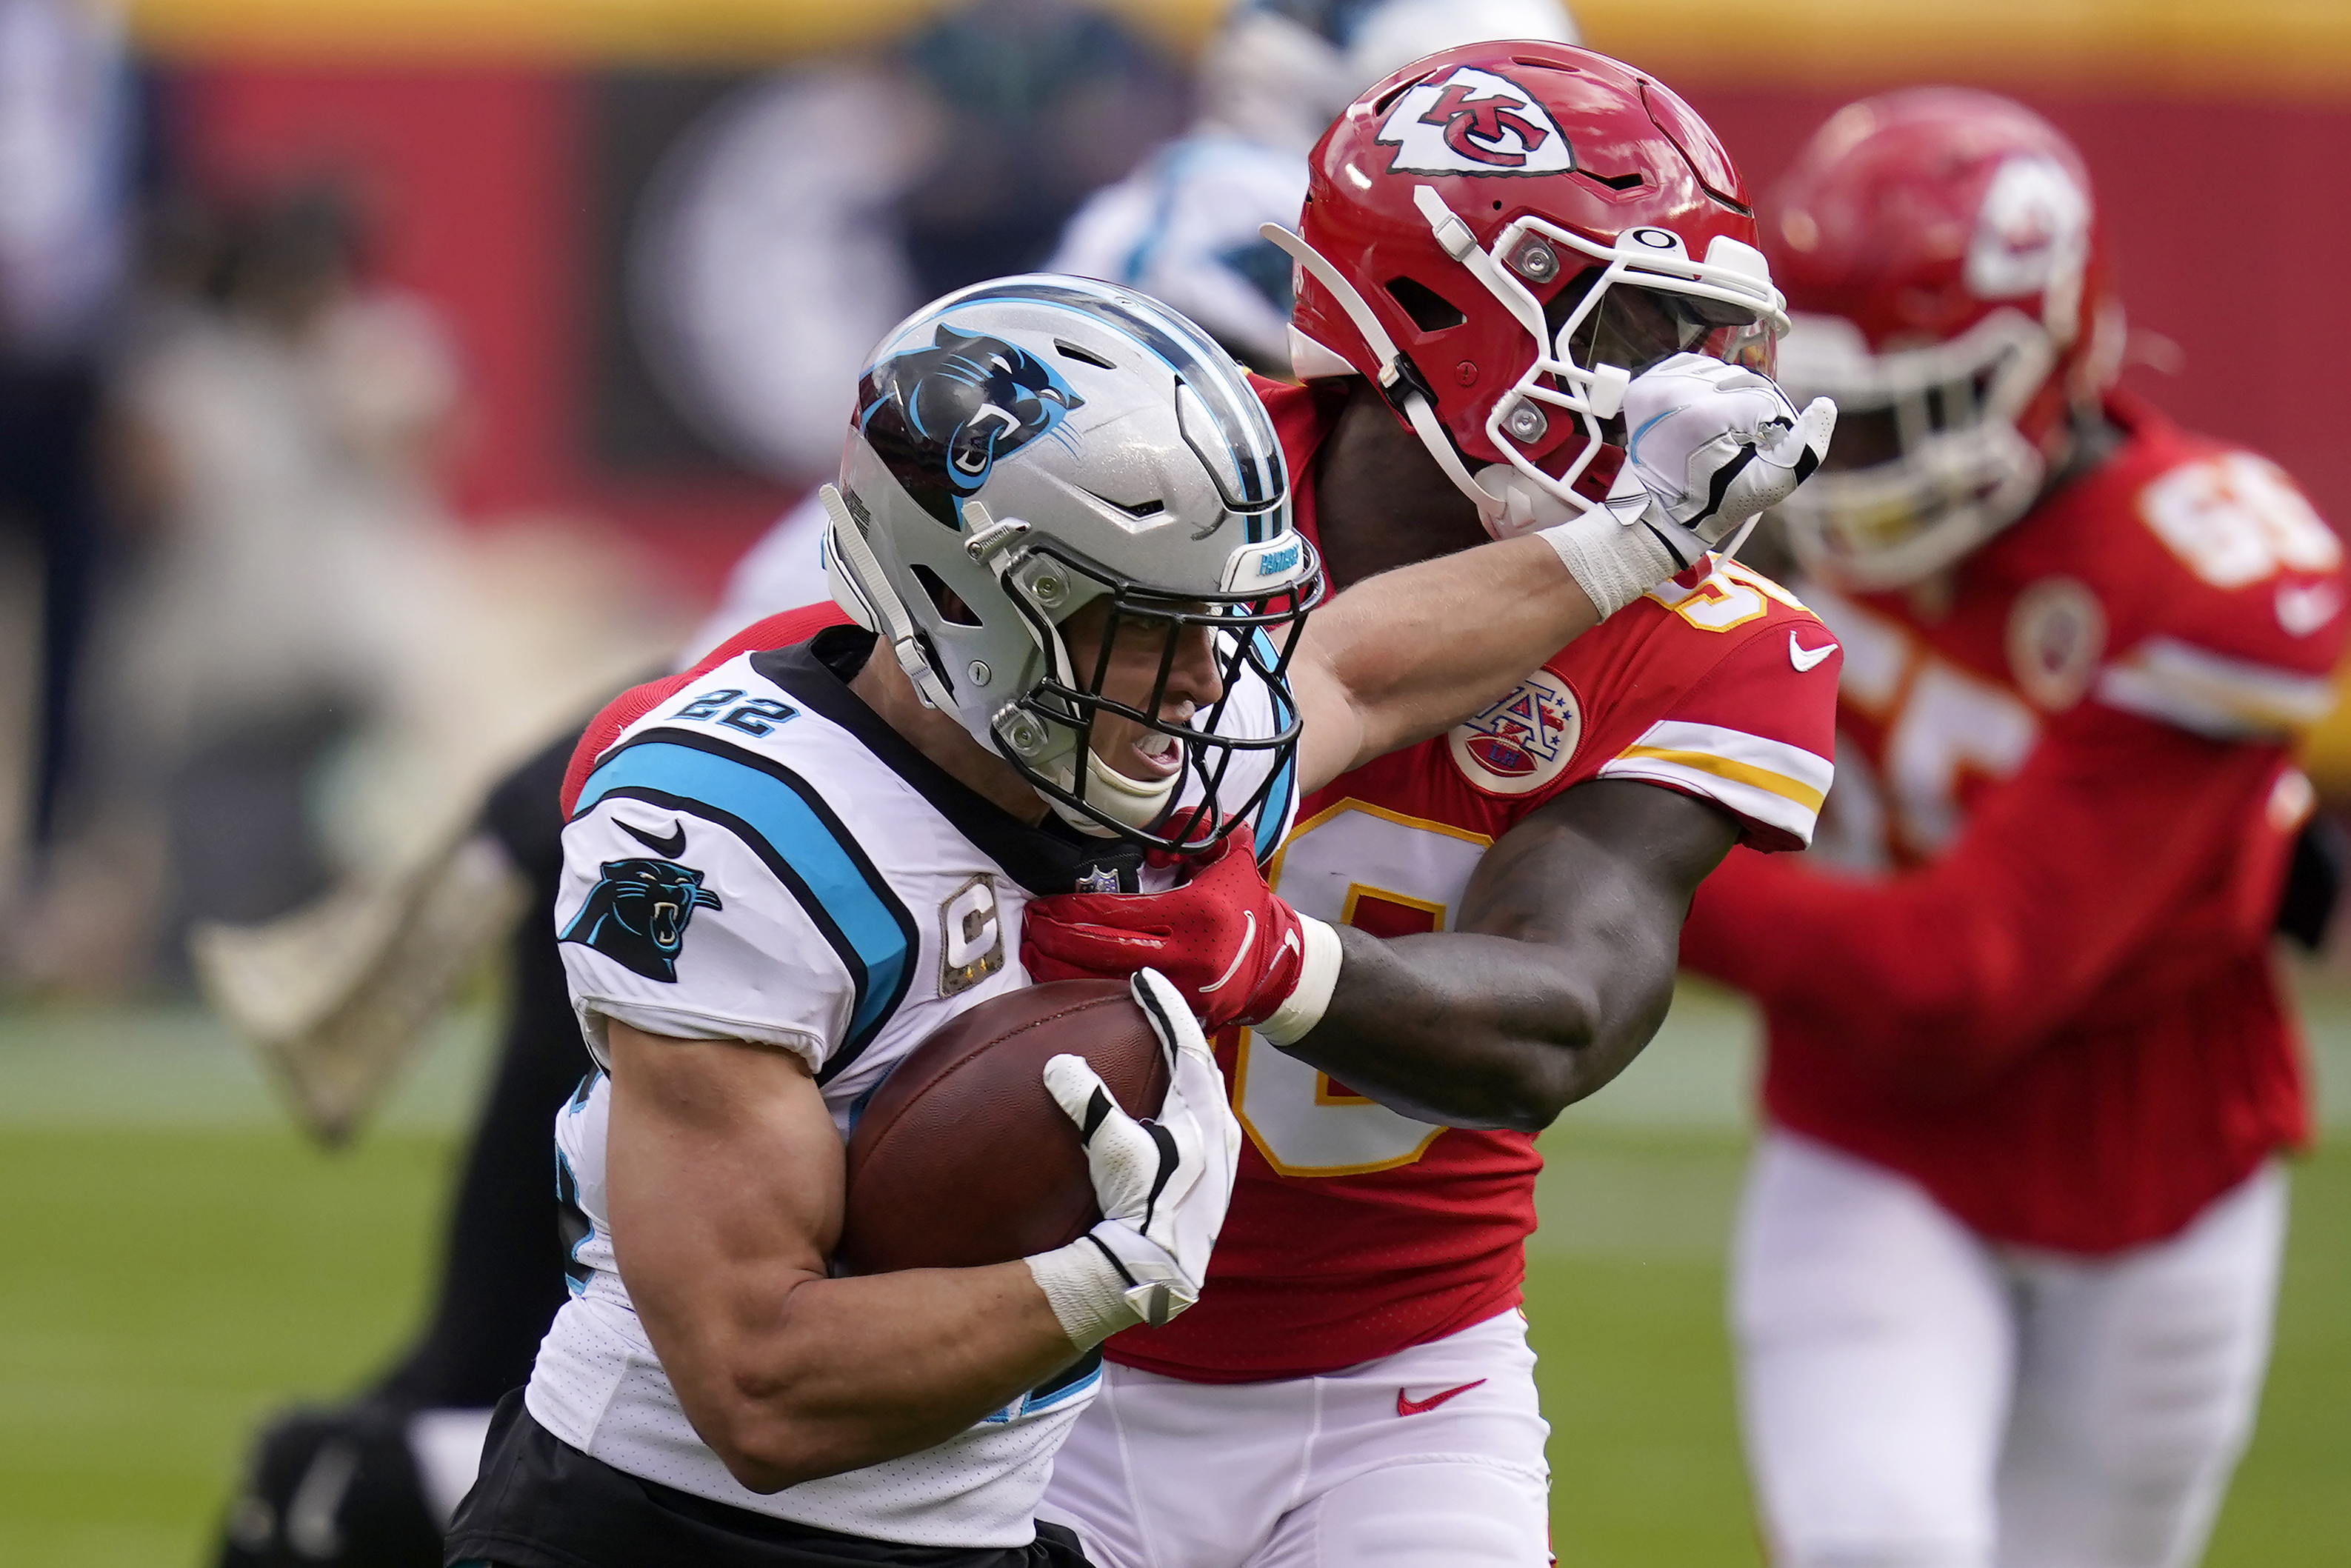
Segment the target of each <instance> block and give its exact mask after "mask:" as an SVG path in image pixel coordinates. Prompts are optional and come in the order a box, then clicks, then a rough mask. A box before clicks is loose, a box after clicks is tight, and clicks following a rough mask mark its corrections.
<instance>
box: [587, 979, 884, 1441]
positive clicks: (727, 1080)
mask: <svg viewBox="0 0 2351 1568" xmlns="http://www.w3.org/2000/svg"><path fill="white" fill-rule="evenodd" d="M607 1041H608V1049H609V1051H610V1052H611V1080H612V1086H611V1120H610V1124H609V1129H608V1131H607V1133H606V1170H607V1175H606V1192H605V1201H606V1203H607V1205H608V1207H609V1211H610V1214H611V1231H612V1246H613V1251H614V1253H615V1255H616V1257H617V1259H618V1261H619V1264H620V1270H621V1276H622V1281H623V1282H624V1283H626V1285H627V1286H628V1289H629V1294H630V1299H631V1301H632V1302H633V1303H634V1304H635V1306H636V1309H637V1312H638V1315H639V1317H640V1318H641V1319H642V1320H643V1322H644V1325H645V1330H646V1333H648V1334H649V1335H650V1336H651V1338H652V1340H653V1347H654V1350H655V1351H656V1352H657V1353H658V1354H660V1356H661V1359H662V1363H663V1365H664V1367H666V1368H668V1369H669V1370H670V1372H671V1374H672V1376H673V1378H674V1380H675V1381H676V1382H677V1383H678V1385H679V1388H680V1392H681V1394H682V1395H684V1396H686V1398H687V1401H688V1408H689V1410H691V1409H692V1408H693V1406H694V1403H695V1394H696V1393H703V1394H705V1395H708V1394H711V1393H713V1392H714V1391H715V1388H716V1385H718V1384H720V1383H722V1382H723V1381H724V1379H725V1378H726V1376H727V1375H728V1369H729V1368H730V1367H731V1366H732V1365H733V1364H734V1363H735V1358H734V1357H733V1355H732V1354H730V1353H731V1352H732V1350H733V1349H734V1348H735V1347H736V1346H737V1345H739V1344H742V1343H748V1342H750V1341H752V1340H754V1339H755V1338H756V1337H757V1336H758V1334H759V1333H760V1332H761V1331H762V1329H763V1328H764V1327H766V1326H768V1325H769V1324H771V1323H772V1320H773V1318H774V1316H775V1315H776V1314H777V1313H778V1312H780V1311H781V1310H782V1308H783V1303H784V1301H785V1300H786V1298H787V1297H788V1296H789V1293H790V1292H791V1291H792V1290H793V1289H794V1288H796V1287H797V1286H799V1285H800V1284H802V1283H805V1282H807V1281H810V1280H815V1279H821V1278H823V1277H824V1274H825V1272H826V1267H827V1264H826V1260H827V1259H828V1258H829V1257H830V1256H831V1251H832V1249H833V1246H834V1244H835V1242H836V1241H837V1240H838V1239H839V1237H840V1233H841V1194H842V1190H843V1186H844V1169H845V1162H844V1159H843V1155H842V1152H841V1136H840V1134H839V1133H838V1132H837V1131H835V1129H834V1127H833V1124H832V1118H831V1114H830V1113H828V1112H827V1110H826V1108H825V1104H824V1099H823V1096H822V1094H821V1093H820V1091H819V1090H818V1088H817V1085H816V1081H815V1080H814V1078H812V1077H811V1076H810V1072H809V1070H808V1066H807V1064H806V1063H805V1062H803V1061H800V1060H799V1058H797V1057H796V1056H793V1055H792V1054H790V1053H789V1052H786V1051H778V1050H776V1049H773V1048H771V1047H768V1046H763V1045H756V1044H752V1043H749V1042H747V1041H742V1040H676V1039H671V1038H666V1037H664V1036H659V1035H653V1034H648V1033H645V1032H644V1031H643V1030H638V1029H635V1028H632V1026H630V1025H628V1024H626V1023H622V1022H620V1021H618V1020H614V1021H612V1022H611V1024H610V1026H609V1030H608V1034H607Z"/></svg>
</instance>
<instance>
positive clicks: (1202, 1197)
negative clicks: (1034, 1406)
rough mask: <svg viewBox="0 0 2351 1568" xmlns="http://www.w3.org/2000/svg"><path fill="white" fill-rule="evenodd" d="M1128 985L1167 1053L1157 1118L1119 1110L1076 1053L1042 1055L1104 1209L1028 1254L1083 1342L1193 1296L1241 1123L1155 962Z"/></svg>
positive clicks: (1149, 1318)
mask: <svg viewBox="0 0 2351 1568" xmlns="http://www.w3.org/2000/svg"><path fill="white" fill-rule="evenodd" d="M1133 985H1134V999H1135V1000H1136V1001H1137V1002H1138V1003H1140V1004H1141V1005H1142V1008H1143V1010H1144V1013H1145V1014H1146V1015H1147V1016H1148V1017H1149V1018H1150V1019H1151V1027H1152V1030H1153V1031H1154V1032H1155V1033H1156V1034H1157V1035H1158V1036H1159V1044H1160V1048H1161V1049H1162V1050H1163V1051H1165V1052H1166V1055H1167V1097H1166V1100H1165V1103H1162V1104H1161V1106H1160V1108H1159V1114H1158V1116H1157V1117H1156V1118H1155V1119H1154V1120H1151V1121H1137V1120H1136V1119H1135V1118H1134V1117H1132V1116H1130V1115H1128V1114H1127V1113H1125V1111H1123V1110H1122V1109H1121V1108H1120V1106H1119V1103H1118V1102H1117V1100H1115V1099H1114V1098H1113V1097H1112V1095H1111V1092H1110V1091H1109V1090H1108V1089H1107V1088H1106V1087H1104V1086H1103V1084H1102V1078H1101V1076H1100V1075H1099V1074H1098V1073H1096V1072H1095V1071H1094V1070H1093V1069H1092V1067H1089V1066H1088V1065H1086V1061H1085V1058H1083V1057H1081V1056H1066V1055H1065V1056H1056V1057H1054V1058H1053V1059H1052V1060H1051V1061H1048V1062H1047V1063H1045V1089H1046V1092H1049V1093H1050V1094H1051V1095H1052V1096H1053V1099H1054V1100H1055V1102H1056V1103H1059V1104H1060V1105H1061V1109H1062V1110H1063V1111H1065V1112H1067V1113H1069V1117H1070V1120H1071V1121H1072V1122H1075V1123H1076V1124H1078V1129H1079V1132H1080V1133H1081V1135H1082V1136H1083V1138H1084V1141H1085V1146H1086V1166H1087V1168H1088V1169H1089V1170H1090V1171H1091V1172H1092V1176H1093V1183H1094V1196H1095V1197H1097V1198H1098V1199H1099V1200H1100V1202H1101V1204H1102V1223H1101V1224H1099V1225H1097V1226H1095V1227H1094V1228H1092V1230H1090V1231H1088V1232H1087V1233H1086V1234H1085V1235H1083V1236H1081V1237H1080V1238H1079V1239H1077V1240H1075V1241H1073V1242H1071V1244H1070V1245H1069V1246H1067V1247H1063V1248H1060V1249H1056V1250H1054V1251H1051V1252H1040V1253H1038V1254H1037V1255H1036V1256H1034V1257H1032V1258H1029V1259H1028V1260H1026V1261H1027V1263H1028V1265H1029V1271H1030V1272H1031V1273H1033V1274H1034V1275H1035V1276H1036V1277H1037V1283H1038V1285H1039V1287H1040V1288H1041V1289H1042V1290H1043V1291H1044V1292H1045V1299H1046V1301H1049V1302H1050V1303H1051V1305H1052V1308H1053V1315H1054V1317H1055V1318H1057V1319H1059V1320H1060V1322H1061V1328H1062V1331H1063V1332H1064V1333H1067V1334H1068V1335H1069V1336H1070V1340H1071V1343H1073V1344H1075V1345H1077V1347H1078V1348H1079V1349H1081V1350H1085V1349H1089V1348H1091V1347H1092V1346H1093V1345H1095V1344H1097V1343H1101V1342H1102V1340H1104V1339H1107V1338H1108V1337H1109V1336H1110V1335H1112V1334H1113V1333H1117V1332H1118V1331H1119V1330H1121V1329H1123V1328H1132V1327H1134V1325H1135V1324H1137V1323H1149V1324H1151V1325H1152V1326H1153V1327H1155V1328H1156V1327H1157V1326H1159V1325H1160V1324H1162V1323H1165V1322H1167V1321H1168V1320H1170V1319H1171V1318H1173V1317H1175V1314H1177V1313H1178V1312H1182V1311H1183V1310H1184V1309H1185V1308H1186V1307H1188V1306H1190V1305H1191V1304H1192V1303H1193V1302H1194V1301H1197V1300H1199V1298H1200V1282H1201V1281H1202V1280H1203V1279H1205V1278H1206V1277H1207V1270H1208V1253H1209V1251H1210V1249H1213V1248H1214V1247H1215V1246H1216V1244H1217V1231H1219V1230H1221V1229H1222V1228H1224V1223H1225V1207H1226V1205H1228V1203H1230V1202H1231V1201H1232V1196H1233V1177H1234V1173H1235V1172H1236V1170H1237V1169H1238V1167H1239V1164H1240V1155H1241V1129H1240V1124H1239V1123H1238V1122H1236V1121H1235V1120H1233V1113H1232V1107H1231V1105H1230V1104H1229V1103H1228V1098H1227V1095H1226V1092H1225V1075H1224V1074H1223V1073H1222V1072H1220V1071H1217V1059H1216V1056H1215V1054H1214V1053H1213V1052H1212V1051H1210V1050H1209V1049H1208V1039H1207V1036H1206V1035H1205V1034H1203V1033H1201V1032H1200V1026H1199V1024H1198V1022H1197V1021H1196V1019H1194V1018H1193V1017H1192V1014H1191V1012H1190V1010H1189V1009H1186V1007H1185V1005H1184V998H1183V996H1182V994H1181V993H1180V992H1178V991H1177V990H1176V989H1175V986H1174V985H1173V984H1171V983H1170V982H1169V981H1168V980H1167V978H1166V977H1165V976H1163V975H1161V974H1160V973H1159V972H1158V971H1157V970H1155V969H1144V970H1142V971H1141V972H1139V973H1138V974H1136V976H1135V977H1134V981H1133Z"/></svg>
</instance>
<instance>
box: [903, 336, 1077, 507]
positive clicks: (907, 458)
mask: <svg viewBox="0 0 2351 1568" xmlns="http://www.w3.org/2000/svg"><path fill="white" fill-rule="evenodd" d="M1084 406H1085V400H1084V399H1083V398H1081V397H1080V396H1078V394H1077V393H1076V392H1071V390H1070V386H1069V383H1068V382H1064V381H1063V380H1061V377H1060V376H1059V375H1058V374H1056V373H1055V372H1054V371H1053V368H1052V367H1051V366H1050V365H1048V364H1046V363H1045V362H1044V361H1041V360H1039V359H1038V358H1037V357H1036V356H1035V355H1033V354H1030V353H1029V352H1028V351H1027V350H1023V349H1019V348H1017V347H1015V346H1014V345H1012V344H1010V343H1008V342H1005V341H1004V340H1002V339H1000V338H989V337H984V336H981V335H979V334H977V333H964V332H958V331H956V329H954V328H952V327H949V326H947V325H946V324H945V323H944V322H942V323H940V325H939V327H938V329H937V331H936V333H935V335H934V337H933V339H932V343H931V347H929V348H927V349H915V350H910V351H909V352H906V353H903V354H895V355H893V356H892V357H890V358H889V359H886V360H883V361H881V362H880V363H878V364H875V365H873V366H872V367H871V368H870V369H868V370H867V371H866V372H865V375H864V378H863V379H862V381H861V382H859V383H858V387H857V423H858V428H859V429H861V430H862V431H863V432H864V433H865V438H866V440H868V441H869V442H871V443H872V445H873V450H874V451H875V452H876V453H877V454H879V455H880V456H881V458H882V460H883V462H884V463H885V464H887V465H889V469H890V472H891V474H892V475H893V476H895V477H896V479H897V481H898V483H899V484H901V485H903V486H905V488H906V493H907V494H908V495H910V496H912V497H914V499H915V501H916V502H917V503H918V504H920V505H921V507H922V508H923V510H925V511H926V512H928V513H929V514H930V515H931V516H933V517H936V518H937V519H938V520H939V521H940V522H942V523H945V524H946V526H947V527H948V528H959V527H960V525H959V524H958V523H957V521H956V503H957V502H959V501H961V500H963V499H964V498H965V497H967V496H970V495H972V494H974V493H976V492H977V490H978V489H979V487H980V486H982V485H985V484H987V476H988V473H989V471H990V470H991V469H993V468H994V467H995V466H996V463H997V460H998V458H1001V457H1007V456H1009V455H1012V454H1013V453H1015V452H1018V451H1019V450H1020V448H1022V447H1023V446H1026V445H1028V444H1029V443H1030V442H1031V441H1034V440H1036V439H1037V437H1039V436H1040V435H1043V434H1048V433H1049V432H1050V431H1051V430H1052V429H1053V428H1054V426H1056V425H1058V424H1059V423H1061V418H1062V416H1063V415H1064V414H1067V413H1069V412H1070V411H1071V410H1072V409H1078V408H1083V407H1084Z"/></svg>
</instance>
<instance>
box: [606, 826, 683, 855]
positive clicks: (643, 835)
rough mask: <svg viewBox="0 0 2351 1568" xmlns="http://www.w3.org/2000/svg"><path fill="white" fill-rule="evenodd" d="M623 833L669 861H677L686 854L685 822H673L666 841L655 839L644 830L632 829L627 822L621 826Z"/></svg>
mask: <svg viewBox="0 0 2351 1568" xmlns="http://www.w3.org/2000/svg"><path fill="white" fill-rule="evenodd" d="M621 831H622V832H624V833H626V834H628V835H629V837H631V838H632V839H634V840H636V841H637V842H639V843H641V844H643V845H644V846H645V848H647V849H649V850H651V851H653V853H655V854H657V855H661V856H664V857H665V858H667V859H669V860H675V859H677V857H678V856H680V855H682V854H684V853H685V824H684V822H672V823H671V824H670V825H669V837H667V838H665V839H657V838H655V837H653V834H651V833H649V832H647V831H644V830H643V828H632V827H631V826H629V824H628V823H626V822H622V824H621Z"/></svg>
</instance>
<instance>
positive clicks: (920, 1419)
mask: <svg viewBox="0 0 2351 1568" xmlns="http://www.w3.org/2000/svg"><path fill="white" fill-rule="evenodd" d="M758 1293H760V1292H759V1291H746V1292H741V1293H739V1300H738V1302H737V1310H736V1311H734V1312H727V1313H725V1314H724V1318H723V1321H722V1316H721V1314H720V1313H718V1312H706V1309H707V1307H708V1305H709V1303H711V1302H712V1301H716V1300H721V1299H723V1297H722V1294H721V1292H717V1291H712V1292H707V1293H705V1295H704V1296H703V1297H702V1301H703V1303H704V1304H705V1319H704V1321H703V1322H699V1323H695V1324H680V1325H677V1327H678V1328H679V1329H680V1330H682V1331H683V1334H684V1336H686V1337H685V1343H671V1344H664V1343H663V1341H664V1340H665V1339H672V1338H674V1337H675V1336H673V1335H669V1334H656V1335H655V1349H656V1351H657V1352H658V1353H659V1354H661V1357H662V1363H663V1366H664V1370H666V1371H668V1372H669V1374H670V1376H671V1381H672V1383H673V1385H674V1386H675V1387H676V1388H677V1391H678V1396H679V1399H680V1401H681V1402H682V1403H683V1404H684V1406H685V1409H686V1412H687V1414H688V1415H689V1416H691V1417H692V1418H693V1421H694V1424H695V1430H696V1431H698V1432H700V1433H701V1434H702V1436H703V1438H704V1440H705V1442H707V1443H708V1444H709V1445H710V1446H711V1448H712V1449H713V1451H715V1452H716V1453H717V1455H718V1456H719V1458H721V1459H722V1460H724V1461H725V1462H726V1468H727V1469H728V1470H729V1471H730V1472H731V1473H732V1474H733V1475H734V1476H735V1478H736V1479H737V1480H739V1481H741V1482H742V1483H743V1484H744V1485H745V1486H747V1487H748V1488H750V1489H751V1490H754V1491H759V1492H769V1491H775V1490H780V1489H781V1488H784V1487H788V1486H793V1485H797V1484H798V1483H799V1482H801V1481H805V1480H812V1479H816V1478H818V1477H820V1476H829V1475H838V1474H840V1473H841V1472H842V1471H844V1470H852V1469H862V1468H863V1467H864V1466H867V1465H872V1464H879V1463H881V1462H882V1461H883V1460H885V1459H893V1458H899V1457H901V1456H903V1455H906V1454H912V1453H916V1452H919V1451H920V1450H922V1449H925V1448H933V1447H935V1446H936V1445H937V1444H939V1443H942V1442H945V1441H946V1439H948V1438H949V1437H954V1436H955V1435H956V1433H958V1432H960V1431H962V1430H964V1429H965V1428H966V1427H969V1426H970V1425H971V1424H972V1423H973V1422H975V1421H977V1420H979V1419H980V1418H981V1417H983V1416H987V1414H989V1413H990V1412H991V1411H995V1410H998V1409H1001V1408H1002V1407H1003V1406H1005V1405H1007V1404H1008V1403H1009V1402H1010V1401H1012V1400H1013V1399H1015V1398H1017V1397H1018V1396H1019V1395H1020V1394H1021V1393H1023V1392H1024V1391H1026V1390H1028V1389H1030V1388H1034V1387H1036V1386H1037V1385H1039V1384H1040V1383H1042V1382H1044V1381H1045V1380H1046V1379H1047V1378H1049V1377H1050V1376H1051V1375H1053V1374H1054V1373H1055V1372H1057V1371H1060V1370H1061V1368H1063V1367H1065V1366H1067V1365H1069V1364H1070V1363H1071V1362H1072V1361H1074V1360H1075V1359H1077V1356H1078V1354H1079V1352H1078V1351H1077V1349H1076V1348H1075V1347H1074V1346H1072V1345H1071V1343H1070V1340H1069V1337H1068V1335H1067V1334H1065V1333H1063V1332H1062V1329H1061V1324H1060V1323H1059V1322H1057V1321H1056V1320H1055V1318H1054V1316H1053V1312H1052V1309H1051V1308H1050V1306H1049V1305H1048V1304H1047V1302H1046V1300H1045V1295H1044V1292H1043V1291H1040V1289H1039V1288H1038V1286H1037V1282H1036V1280H1035V1278H1034V1277H1033V1276H1032V1275H1031V1274H1030V1272H1029V1268H1028V1266H1027V1265H1026V1264H1023V1263H1018V1262H1014V1263H1005V1264H998V1265H995V1266H992V1267H989V1268H984V1269H926V1270H911V1271H908V1272H905V1273H898V1274H877V1275H872V1276H870V1277H864V1278H851V1279H840V1280H831V1279H810V1280H807V1281H805V1282H803V1283H801V1284H799V1286H798V1287H797V1288H796V1289H793V1290H791V1291H789V1292H788V1293H787V1294H785V1295H784V1297H783V1299H782V1301H781V1302H780V1304H779V1305H777V1306H769V1305H768V1304H767V1303H766V1302H763V1301H758ZM765 1293H766V1294H767V1295H768V1299H769V1300H770V1301H772V1299H773V1292H772V1291H771V1290H768V1291H765ZM647 1327H648V1329H649V1330H650V1329H652V1328H653V1323H652V1322H651V1321H648V1322H647Z"/></svg>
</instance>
